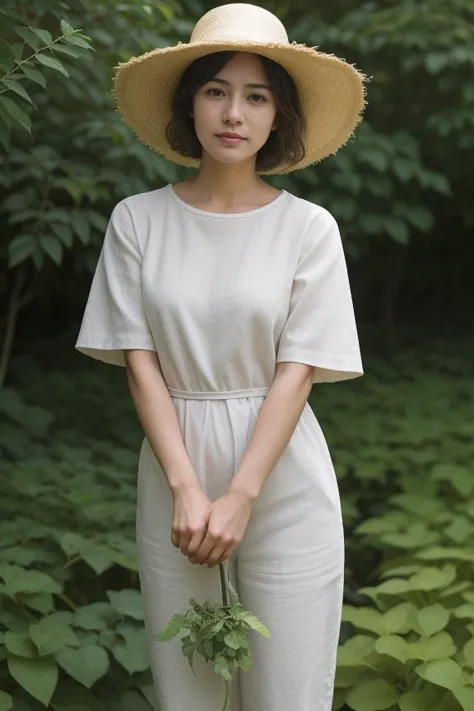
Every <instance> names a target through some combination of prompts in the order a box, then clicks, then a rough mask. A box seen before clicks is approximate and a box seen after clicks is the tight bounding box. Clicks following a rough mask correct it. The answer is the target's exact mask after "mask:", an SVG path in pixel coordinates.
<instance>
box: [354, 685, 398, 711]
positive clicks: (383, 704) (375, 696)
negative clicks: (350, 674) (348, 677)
mask: <svg viewBox="0 0 474 711" xmlns="http://www.w3.org/2000/svg"><path fill="white" fill-rule="evenodd" d="M397 698H398V694H397V692H396V690H395V689H394V687H393V686H391V685H390V684H389V683H388V681H385V680H384V679H376V680H374V681H364V682H362V683H361V684H358V685H357V686H356V687H355V688H353V689H351V690H350V691H349V693H348V695H347V703H348V704H349V706H350V707H351V708H352V709H354V711H382V710H383V709H388V708H390V707H391V706H393V705H394V704H396V702H397Z"/></svg>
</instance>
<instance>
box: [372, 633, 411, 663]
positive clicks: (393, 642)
mask: <svg viewBox="0 0 474 711" xmlns="http://www.w3.org/2000/svg"><path fill="white" fill-rule="evenodd" d="M375 649H376V650H377V652H378V653H379V654H386V655H387V656H388V657H394V659H398V660H399V661H400V662H402V664H404V663H405V662H406V661H407V659H408V644H407V642H406V641H405V640H404V639H403V637H399V636H398V635H395V634H393V635H388V636H386V637H379V639H378V640H377V641H376V642H375Z"/></svg>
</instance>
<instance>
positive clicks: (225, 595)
mask: <svg viewBox="0 0 474 711" xmlns="http://www.w3.org/2000/svg"><path fill="white" fill-rule="evenodd" d="M219 574H220V576H221V591H222V604H223V605H224V607H227V606H228V605H229V588H228V586H227V563H219Z"/></svg>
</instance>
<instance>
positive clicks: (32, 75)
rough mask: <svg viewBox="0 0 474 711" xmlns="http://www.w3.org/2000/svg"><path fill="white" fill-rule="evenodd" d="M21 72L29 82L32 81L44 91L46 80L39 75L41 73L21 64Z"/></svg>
mask: <svg viewBox="0 0 474 711" xmlns="http://www.w3.org/2000/svg"><path fill="white" fill-rule="evenodd" d="M21 70H22V72H23V73H24V74H25V76H27V77H28V79H31V81H34V82H35V83H36V84H39V85H40V86H42V87H43V89H46V79H45V78H44V76H43V74H41V72H39V71H38V70H37V69H32V68H31V67H29V66H28V65H27V64H23V65H22V67H21Z"/></svg>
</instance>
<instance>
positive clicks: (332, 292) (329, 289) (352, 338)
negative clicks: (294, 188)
mask: <svg viewBox="0 0 474 711" xmlns="http://www.w3.org/2000/svg"><path fill="white" fill-rule="evenodd" d="M319 210H320V212H319V211H318V214H317V215H316V216H315V217H314V218H313V220H312V222H311V224H310V227H309V229H308V231H307V233H306V235H305V240H304V243H303V247H302V249H301V254H300V257H299V260H298V264H297V267H296V271H295V275H294V279H293V285H292V291H291V298H290V308H289V313H288V318H287V321H286V323H285V326H284V328H283V331H282V334H281V337H280V340H279V343H278V349H277V358H276V360H277V363H279V362H286V361H294V362H297V363H306V364H308V365H313V366H316V368H315V373H314V382H315V383H320V382H336V381H338V380H348V379H350V378H356V377H358V376H360V375H363V368H362V362H361V356H360V348H359V340H358V335H357V327H356V321H355V315H354V308H353V304H352V296H351V290H350V285H349V277H348V273H347V266H346V260H345V256H344V250H343V246H342V241H341V236H340V234H339V228H338V226H337V222H336V220H335V219H334V217H333V216H332V215H331V214H330V213H329V212H328V211H327V210H324V209H323V208H319Z"/></svg>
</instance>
